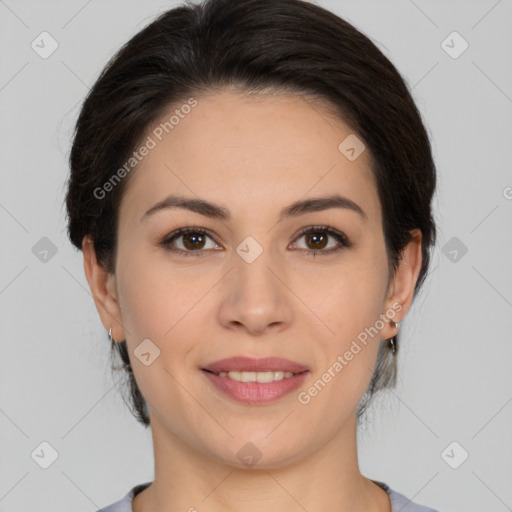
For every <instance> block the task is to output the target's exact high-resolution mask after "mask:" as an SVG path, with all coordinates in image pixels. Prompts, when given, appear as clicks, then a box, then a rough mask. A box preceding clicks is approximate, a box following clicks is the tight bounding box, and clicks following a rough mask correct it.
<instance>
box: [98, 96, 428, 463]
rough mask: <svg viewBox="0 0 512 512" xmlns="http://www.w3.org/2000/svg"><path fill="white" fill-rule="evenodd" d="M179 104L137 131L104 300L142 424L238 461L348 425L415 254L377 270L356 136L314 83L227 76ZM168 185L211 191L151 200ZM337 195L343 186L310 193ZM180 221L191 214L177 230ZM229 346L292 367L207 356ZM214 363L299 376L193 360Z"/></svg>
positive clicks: (413, 268) (292, 447)
mask: <svg viewBox="0 0 512 512" xmlns="http://www.w3.org/2000/svg"><path fill="white" fill-rule="evenodd" d="M177 108H178V109H180V106H179V105H178V106H177ZM189 110H190V112H189ZM174 111H175V109H174V108H173V110H172V111H169V113H167V114H166V115H165V116H163V117H162V119H161V120H160V121H161V122H165V121H167V120H169V118H170V116H171V115H173V113H174ZM185 111H186V112H189V113H187V114H186V115H185V114H183V112H185ZM181 112H182V115H181V116H179V117H180V119H179V122H178V123H177V124H175V125H174V126H173V128H172V129H169V125H167V130H168V133H166V132H165V130H163V131H162V128H161V126H162V125H160V121H159V122H158V123H155V125H154V126H152V127H151V130H150V131H148V133H147V134H146V137H145V139H144V141H145V143H146V144H147V145H148V146H153V145H154V147H152V148H151V149H150V150H149V151H148V154H147V155H146V156H145V157H143V158H142V160H141V161H140V163H139V165H138V167H137V168H136V170H134V171H132V172H133V175H132V176H130V180H131V181H130V183H129V186H128V188H127V189H126V191H125V195H124V196H123V200H122V203H121V206H120V215H119V228H118V254H117V262H116V273H115V276H114V275H110V276H109V279H108V288H109V289H110V291H111V293H112V296H116V297H117V301H118V302H117V303H116V302H115V301H114V302H108V303H107V305H106V307H105V308H99V309H100V314H101V315H102V320H103V322H104V325H105V326H106V328H107V329H108V328H109V327H112V335H113V337H114V338H115V339H118V340H119V339H126V341H127V345H128V349H129V352H130V358H131V361H132V366H133V371H134V374H135V377H136V380H137V383H138V385H139V387H140V389H141V391H142V394H143V395H144V397H145V398H146V400H147V402H148V405H149V407H150V414H151V423H152V427H153V432H156V431H158V432H161V433H165V434H164V435H165V437H166V438H167V439H168V440H173V441H172V442H176V444H177V443H179V444H180V445H182V446H187V447H188V448H190V449H193V450H195V451H197V452H199V453H200V454H201V456H205V455H208V456H210V457H213V458H214V459H217V460H221V461H224V462H227V463H229V464H231V465H236V466H240V467H241V466H243V465H244V464H247V463H248V462H247V461H248V460H249V459H247V458H244V457H246V456H247V455H248V456H249V458H250V457H251V456H252V458H253V460H254V461H256V462H258V464H259V465H260V467H262V466H266V467H273V466H278V465H280V464H282V463H284V462H285V461H286V462H291V461H294V460H296V459H297V458H299V457H302V456H304V455H306V454H308V453H313V452H314V451H315V450H318V449H319V447H320V446H322V445H325V444H326V443H327V442H328V441H329V440H331V439H333V438H334V437H336V436H338V437H339V436H343V435H344V432H345V433H346V432H348V429H350V428H352V427H353V425H354V423H355V411H356V406H357V404H358V402H359V401H360V399H361V397H362V395H363V393H364V391H365V390H366V388H367V386H368V383H369V381H370V378H371V375H372V373H373V369H374V367H375V362H376V356H377V352H378V348H379V341H380V340H381V339H385V338H389V337H391V336H393V335H394V334H396V332H397V331H396V329H395V328H393V327H391V326H390V325H389V323H388V322H386V321H384V322H383V321H382V318H384V320H386V318H387V319H391V318H394V319H395V320H396V321H400V320H401V319H402V318H403V316H404V314H405V312H406V310H407V308H408V305H409V303H408V300H410V295H411V294H412V288H413V286H414V282H415V278H416V277H417V270H418V269H419V263H418V261H416V262H414V261H413V264H412V265H409V266H407V269H405V270H403V271H402V272H403V273H402V274H397V276H398V277H397V279H398V278H399V277H400V276H402V277H401V281H395V282H394V283H393V281H392V282H391V286H390V287H389V288H388V278H389V274H388V262H387V259H386V250H385V245H384V237H383V232H382V217H381V207H380V203H379V199H378V195H377V191H376V188H375V184H374V182H373V179H372V173H371V170H370V167H369V155H368V152H367V151H366V150H363V151H362V152H361V153H360V154H359V156H358V153H359V152H360V151H361V149H362V147H361V146H358V145H357V140H355V139H354V138H353V137H354V136H353V134H352V132H351V130H350V128H349V127H348V126H347V125H345V124H344V123H342V122H341V121H340V120H337V119H334V118H333V117H331V116H328V115H327V114H326V113H325V112H324V110H322V109H321V108H320V107H319V105H318V104H316V103H313V101H312V100H309V101H306V100H305V99H303V98H302V97H300V96H291V95H290V96H283V95H281V96H279V97H277V96H274V97H267V98H265V99H263V98H259V99H257V100H256V99H254V98H252V99H249V98H248V97H247V96H245V95H242V94H235V93H233V92H227V91H224V92H222V93H216V94H212V95H210V96H206V97H201V98H197V104H196V106H195V107H193V108H191V109H188V108H186V109H182V110H181ZM159 127H160V128H159ZM157 134H158V136H157ZM147 136H150V138H151V140H152V141H153V142H154V144H153V143H152V142H148V141H149V139H148V138H147ZM349 136H351V138H349V139H348V140H347V141H346V142H345V143H344V144H342V145H341V149H340V144H341V143H342V142H343V141H344V140H345V139H346V138H347V137H349ZM160 139H161V140H160ZM354 141H355V142H354ZM350 148H354V151H352V150H351V149H350ZM170 195H172V196H179V197H180V198H182V199H187V200H197V201H199V200H201V201H205V202H208V203H211V204H213V205H215V208H213V207H212V208H206V207H204V206H203V207H202V208H201V210H202V213H200V212H198V211H192V210H191V209H187V208H184V207H176V206H174V207H162V208H159V209H155V210H153V211H152V212H149V213H148V211H149V210H150V209H151V208H152V207H154V206H155V205H156V204H158V203H159V202H161V201H163V200H165V199H166V198H167V197H168V196H170ZM333 196H340V197H341V198H345V199H343V200H342V199H340V200H339V201H338V203H337V204H335V202H334V201H333V202H331V203H330V204H323V205H322V204H321V203H319V202H317V203H309V206H310V207H308V203H307V201H311V200H313V199H315V200H317V199H321V198H326V197H333ZM343 201H345V202H343ZM302 202H306V203H304V204H305V206H297V207H295V208H292V209H290V206H291V205H293V204H295V203H302ZM315 204H316V207H312V206H314V205H315ZM217 209H222V210H219V211H223V212H224V217H223V218H221V217H220V216H219V215H214V213H218V212H217ZM283 212H286V213H284V214H283ZM325 226H330V229H331V230H332V233H331V234H330V233H329V231H326V228H325ZM181 228H193V230H192V233H188V234H181V235H179V234H178V235H177V236H175V237H174V238H173V234H174V233H175V232H176V231H177V230H179V229H181ZM197 229H200V230H201V231H200V232H199V233H198V232H197V231H195V230H197ZM203 230H204V232H203ZM336 234H339V235H340V236H341V238H340V239H338V238H337V237H336ZM171 238H173V239H172V240H171ZM343 239H346V244H345V243H344V242H343ZM165 242H167V245H165ZM417 249H419V245H417V246H416V249H415V253H414V254H416V255H418V250H417ZM171 250H174V251H176V252H171ZM308 251H315V252H314V254H313V253H312V254H310V253H308ZM411 254H413V253H411ZM409 261H412V260H409ZM117 308H118V309H117ZM400 308H401V309H402V310H401V311H400ZM106 310H108V314H107V313H106ZM398 311H400V312H398ZM395 313H396V314H395ZM381 315H387V317H383V316H381ZM113 319H115V320H113ZM121 326H122V327H121ZM365 329H367V330H366V331H365ZM365 333H366V335H365ZM372 334H373V336H372ZM363 340H365V341H366V343H365V342H363ZM357 347H359V350H358V348H357ZM233 357H247V358H252V359H262V358H273V357H275V358H284V359H287V360H288V361H290V362H292V363H296V364H297V365H302V368H299V367H298V366H297V367H296V368H294V369H293V368H292V367H290V366H287V365H286V364H284V363H282V362H278V363H277V366H272V367H270V366H269V364H268V363H265V362H263V364H262V365H261V366H251V364H249V363H244V364H243V365H242V367H237V366H234V365H231V366H230V365H229V363H228V364H227V366H228V368H224V367H223V365H222V364H220V366H216V367H213V366H212V365H213V363H215V362H217V361H219V360H223V359H226V358H233ZM221 367H222V368H224V370H229V369H230V368H231V369H232V371H234V370H237V369H238V370H244V369H245V370H250V369H259V370H265V369H267V370H273V371H279V369H280V368H281V369H282V370H283V371H284V370H285V369H286V368H288V370H287V371H290V368H292V370H293V372H294V376H292V377H289V376H287V377H284V375H280V374H277V376H276V375H275V374H272V373H271V374H269V373H266V374H259V375H257V376H255V377H256V378H257V379H259V380H260V381H262V380H265V379H267V380H268V379H273V378H274V377H277V378H278V380H277V381H275V382H260V383H258V382H250V383H244V382H238V381H237V380H236V379H237V378H240V376H237V375H236V374H231V376H222V375H214V374H212V373H209V372H207V371H206V370H205V369H206V368H210V369H211V370H217V371H221V370H222V368H221ZM301 369H306V371H305V372H303V373H302V374H300V375H295V374H296V373H297V372H299V371H300V370H301ZM286 375H289V374H286ZM232 377H233V378H232ZM247 377H248V378H253V377H254V374H249V375H248V376H247ZM315 383H316V384H315Z"/></svg>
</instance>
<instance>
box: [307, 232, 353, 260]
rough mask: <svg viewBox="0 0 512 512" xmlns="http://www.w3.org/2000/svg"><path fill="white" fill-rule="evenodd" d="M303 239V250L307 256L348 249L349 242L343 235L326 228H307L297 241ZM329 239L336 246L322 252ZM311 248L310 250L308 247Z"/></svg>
mask: <svg viewBox="0 0 512 512" xmlns="http://www.w3.org/2000/svg"><path fill="white" fill-rule="evenodd" d="M302 237H305V242H306V248H305V249H304V250H305V251H306V253H307V254H310V255H313V256H315V255H316V254H322V255H325V254H332V253H335V252H338V251H341V250H342V249H343V248H345V247H350V245H351V244H350V242H349V240H348V238H347V237H346V236H345V234H343V233H340V232H338V231H335V230H334V229H332V228H330V227H328V226H315V227H312V228H308V229H307V230H305V231H303V232H302V233H301V234H300V235H299V239H300V238H302ZM329 237H331V238H333V239H334V240H336V242H338V244H337V245H336V244H334V246H331V247H330V248H328V249H327V250H324V249H325V247H326V246H327V241H328V238H329ZM311 246H313V248H312V249H311V248H310V247H311Z"/></svg>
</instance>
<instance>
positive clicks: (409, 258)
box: [381, 229, 422, 339]
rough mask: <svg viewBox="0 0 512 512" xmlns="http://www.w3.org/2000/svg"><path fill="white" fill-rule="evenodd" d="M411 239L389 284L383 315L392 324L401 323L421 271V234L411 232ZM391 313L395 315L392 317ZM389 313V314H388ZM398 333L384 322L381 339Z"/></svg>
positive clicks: (414, 231) (396, 329)
mask: <svg viewBox="0 0 512 512" xmlns="http://www.w3.org/2000/svg"><path fill="white" fill-rule="evenodd" d="M411 236H412V239H411V241H410V242H409V243H408V244H407V245H406V247H405V248H404V249H403V251H402V253H401V258H400V261H399V263H398V267H397V269H396V271H395V275H394V277H393V279H392V280H391V282H390V284H389V290H388V295H387V299H386V302H385V310H384V313H383V314H384V315H386V316H387V317H388V318H389V319H390V320H393V321H394V322H401V321H402V320H403V319H404V317H405V315H406V314H407V312H408V311H409V308H410V307H411V304H412V300H413V298H414V288H415V286H416V281H417V280H418V276H419V273H420V270H421V262H422V257H421V240H422V233H421V231H420V230H419V229H414V230H412V231H411ZM393 312H395V315H394V316H393ZM390 313H391V314H390ZM397 332H398V328H397V327H393V326H392V325H390V324H389V321H387V322H385V325H384V327H383V328H382V330H381V339H389V338H392V337H393V336H395V335H396V334H397Z"/></svg>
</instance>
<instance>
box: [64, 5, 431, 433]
mask: <svg viewBox="0 0 512 512" xmlns="http://www.w3.org/2000/svg"><path fill="white" fill-rule="evenodd" d="M225 88H235V89H236V90H238V91H241V92H244V93H258V92H262V91H275V92H281V93H295V94H301V95H304V96H305V97H307V98H311V99H312V101H318V102H319V104H320V103H323V104H324V105H327V107H328V108H330V109H331V110H332V112H333V113H334V114H335V115H337V116H339V118H340V119H341V120H343V121H344V122H345V123H346V124H347V125H349V126H350V127H351V129H352V130H353V132H354V133H355V134H357V136H358V137H359V138H360V139H361V140H362V141H363V142H364V144H365V145H366V148H367V150H368V152H369V156H370V159H371V161H372V171H373V176H374V180H375V184H376V187H377V190H378V195H379V199H380V204H381V207H382V218H383V226H382V227H383V233H384V239H385V243H386V250H387V255H388V267H389V269H390V279H391V277H392V275H393V273H394V271H395V270H396V268H397V265H398V262H399V260H400V256H401V252H402V250H403V249H404V248H405V246H406V245H407V243H408V242H409V241H410V240H411V234H410V231H411V230H413V229H415V228H419V229H420V230H421V232H422V249H421V252H422V260H423V261H422V266H421V270H420V274H419V277H418V280H417V283H416V288H415V296H416V295H417V292H418V290H419V289H420V287H421V286H422V284H423V281H424V279H425V277H426V274H427V271H428V268H429V263H430V251H431V248H432V246H433V245H434V243H435V240H436V227H435V222H434V219H433V217H432V211H431V200H432V197H433V194H434V191H435V185H436V169H435V164H434V161H433V156H432V151H431V146H430V141H429V137H428V135H427V132H426V129H425V127H424V124H423V122H422V119H421V115H420V113H419V111H418V109H417V107H416V105H415V103H414V101H413V99H412V97H411V94H410V92H409V90H408V88H407V86H406V84H405V82H404V80H403V78H402V77H401V75H400V74H399V72H398V71H397V69H396V68H395V67H394V65H393V64H392V63H391V62H390V61H389V60H388V58H386V57H385V56H384V54H383V53H382V52H381V51H380V50H379V49H378V48H377V47H376V46H375V45H374V43H373V42H372V41H371V40H370V39H369V38H368V37H367V36H365V35H364V34H363V33H361V32H360V31H358V30H357V29H356V28H355V27H354V26H352V25H351V24H350V23H348V22H347V21H345V20H344V19H342V18H340V17H338V16H336V15H335V14H333V13H331V12H330V11H328V10H326V9H324V8H322V7H319V6H318V5H315V4H313V3H309V2H306V1H302V0H206V1H204V2H201V3H197V4H195V3H192V2H190V1H188V2H186V3H184V4H182V5H180V6H178V7H175V8H173V9H170V10H168V11H166V12H164V13H163V14H161V15H160V16H159V17H158V18H157V19H155V20H154V21H153V22H152V23H150V24H149V25H148V26H147V27H145V28H144V29H143V30H141V31H140V32H138V33H137V34H136V35H135V36H134V37H133V38H132V39H130V40H129V41H128V42H127V43H126V44H125V45H124V46H123V47H122V48H121V49H120V50H119V51H118V52H117V53H116V55H114V57H112V59H111V60H110V61H109V62H108V64H107V65H106V67H105V68H104V70H103V71H102V72H101V74H100V76H99V78H98V79H97V81H96V83H95V84H94V86H93V87H92V88H91V90H90V91H89V93H88V95H87V98H86V99H85V101H84V103H83V106H82V109H81V111H80V114H79V117H78V120H77V123H76V127H75V132H74V139H73V144H72V148H71V153H70V159H69V160H70V169H71V172H70V177H69V181H68V190H67V195H66V206H67V215H68V236H69V238H70V240H71V242H72V243H73V245H75V246H76V247H77V248H78V249H81V247H82V240H83V238H84V236H86V235H90V236H91V238H92V240H93V242H94V247H95V250H96V255H97V258H98V261H99V262H100V263H101V264H102V265H103V266H104V267H105V269H107V270H108V271H109V272H111V273H115V262H116V253H117V226H118V212H119V204H120V201H121V198H122V195H123V190H124V189H125V187H126V186H127V183H128V182H129V180H130V179H131V176H132V174H134V173H135V172H136V168H135V169H134V170H133V171H131V173H130V174H129V175H128V176H127V177H125V178H124V179H123V180H121V181H120V183H118V184H117V185H116V186H115V187H114V188H113V190H112V191H111V192H109V193H108V194H106V195H105V197H104V198H102V199H98V198H97V197H96V196H95V194H94V191H95V190H97V189H98V187H102V186H103V184H104V183H106V182H107V181H109V179H110V178H111V177H112V175H113V174H114V173H115V172H116V171H117V170H118V169H119V168H120V167H122V166H123V164H124V163H125V162H126V161H127V159H128V158H129V157H130V155H131V154H132V152H133V151H134V150H135V148H136V147H137V145H138V144H139V143H140V141H141V140H143V137H144V136H145V135H146V133H147V131H148V129H149V127H150V126H152V124H153V123H154V122H155V121H157V120H158V119H160V118H161V117H162V115H164V114H165V113H166V112H167V111H168V109H169V108H170V105H175V104H179V103H180V102H184V103H185V102H186V101H187V99H189V98H190V97H192V96H193V97H194V98H196V99H198V98H200V97H201V95H202V94H208V93H211V92H215V91H220V90H222V89H225ZM340 142H341V141H340ZM397 341H398V339H397V337H395V342H397ZM380 343H381V344H380V348H379V352H378V357H377V364H376V368H375V372H374V374H373V376H372V379H371V381H370V384H369V386H368V389H367V391H366V393H365V395H364V396H363V398H362V400H361V402H360V403H359V405H358V410H357V417H358V420H359V419H360V418H361V416H362V415H363V413H364V411H365V409H366V407H367V405H368V403H369V401H370V399H371V397H372V396H373V395H374V393H375V392H376V391H378V390H380V389H383V388H386V387H391V386H394V385H395V381H396V371H397V366H396V355H393V354H392V353H391V350H390V349H389V346H388V343H387V340H381V342H380ZM398 345H399V344H398V343H397V347H398ZM114 346H115V347H116V348H117V350H118V353H119V354H120V356H121V359H122V361H123V368H124V370H126V371H127V376H128V379H129V382H130V395H131V397H130V401H131V404H130V408H131V410H132V412H133V413H134V415H135V417H136V418H137V420H138V421H139V422H141V423H142V424H143V425H145V426H146V427H147V426H149V424H150V420H149V414H148V408H147V403H146V401H145V399H144V397H143V396H142V394H141V392H140V390H139V388H138V386H137V383H136V381H135V378H134V375H133V372H132V371H131V365H130V357H129V354H128V352H127V349H126V342H125V341H120V342H117V343H115V345H113V347H114Z"/></svg>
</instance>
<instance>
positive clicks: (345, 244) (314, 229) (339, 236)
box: [160, 226, 352, 257]
mask: <svg viewBox="0 0 512 512" xmlns="http://www.w3.org/2000/svg"><path fill="white" fill-rule="evenodd" d="M318 232H323V233H327V234H328V235H329V236H332V237H333V238H334V239H335V240H336V241H337V242H338V243H340V244H341V246H338V247H335V248H333V249H328V250H320V249H319V250H316V251H314V250H311V249H300V250H302V251H304V252H305V254H306V255H308V256H313V257H315V256H316V255H318V254H320V255H323V256H326V255H330V254H334V253H337V252H340V251H341V250H343V249H345V248H349V247H351V246H352V243H351V242H350V241H349V239H348V238H347V237H346V235H345V234H344V233H341V232H339V231H337V230H335V229H333V228H332V227H331V226H310V227H308V228H305V229H304V230H302V231H301V232H300V233H299V235H298V236H297V239H299V238H301V237H302V236H304V235H307V234H309V233H318ZM190 233H195V234H201V235H206V236H208V237H210V238H212V239H213V237H212V236H211V235H210V234H209V233H208V231H207V230H205V229H203V228H199V227H197V228H196V227H188V228H181V229H178V230H177V231H174V232H173V233H171V234H170V235H168V236H166V237H165V238H164V239H163V240H162V241H161V242H160V244H161V245H162V246H163V248H164V250H165V251H167V252H171V253H177V254H182V255H183V256H201V255H202V251H204V250H208V249H198V250H196V251H183V250H182V249H172V248H171V247H170V245H171V243H172V242H173V241H174V240H175V239H177V238H179V237H180V236H182V235H187V234H190ZM194 253H196V254H194Z"/></svg>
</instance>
